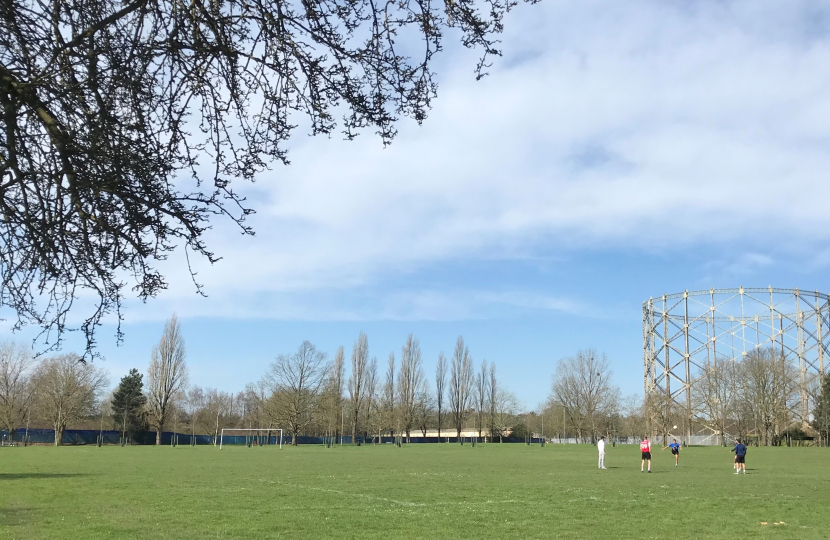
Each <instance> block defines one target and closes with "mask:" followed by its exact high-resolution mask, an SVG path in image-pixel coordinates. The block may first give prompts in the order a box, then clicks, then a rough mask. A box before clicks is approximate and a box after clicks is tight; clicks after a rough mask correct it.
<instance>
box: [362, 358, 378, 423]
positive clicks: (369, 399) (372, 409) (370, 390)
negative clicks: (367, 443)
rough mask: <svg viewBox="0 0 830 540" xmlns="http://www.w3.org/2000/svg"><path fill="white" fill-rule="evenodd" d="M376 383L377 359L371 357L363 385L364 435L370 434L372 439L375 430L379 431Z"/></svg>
mask: <svg viewBox="0 0 830 540" xmlns="http://www.w3.org/2000/svg"><path fill="white" fill-rule="evenodd" d="M377 383H378V359H377V358H375V357H372V359H371V360H369V364H368V365H367V366H366V385H365V388H364V389H365V395H366V399H365V400H364V401H365V402H366V413H365V416H364V417H365V418H366V433H367V434H370V435H371V436H372V438H374V434H375V432H376V431H377V430H376V429H375V428H378V430H379V424H380V416H381V414H380V400H379V399H378V395H377Z"/></svg>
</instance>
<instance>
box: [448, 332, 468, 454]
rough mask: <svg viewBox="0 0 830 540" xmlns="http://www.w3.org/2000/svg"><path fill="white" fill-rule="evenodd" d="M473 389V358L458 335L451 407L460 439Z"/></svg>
mask: <svg viewBox="0 0 830 540" xmlns="http://www.w3.org/2000/svg"><path fill="white" fill-rule="evenodd" d="M472 390H473V358H472V357H471V356H470V351H469V350H468V349H467V347H465V346H464V338H463V337H461V336H458V340H457V341H456V343H455V352H454V353H453V355H452V364H451V366H450V408H451V411H452V416H453V421H454V423H455V431H456V434H457V437H458V438H459V440H460V439H461V429H462V428H463V427H464V420H465V419H466V418H467V414H468V413H469V407H470V396H471V394H472Z"/></svg>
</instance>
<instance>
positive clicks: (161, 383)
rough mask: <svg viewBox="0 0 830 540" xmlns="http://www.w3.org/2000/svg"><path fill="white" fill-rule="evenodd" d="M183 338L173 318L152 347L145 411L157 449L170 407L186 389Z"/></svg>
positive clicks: (177, 321)
mask: <svg viewBox="0 0 830 540" xmlns="http://www.w3.org/2000/svg"><path fill="white" fill-rule="evenodd" d="M185 357H186V352H185V347H184V338H183V337H182V332H181V327H180V326H179V320H178V318H177V317H176V315H175V314H174V315H173V316H172V317H171V318H170V320H168V321H167V323H166V324H165V325H164V332H163V333H162V335H161V340H160V341H159V342H158V345H156V346H154V347H153V352H152V355H151V357H150V367H149V368H148V370H147V394H148V395H147V409H148V413H149V419H150V425H151V427H153V429H155V431H156V445H160V444H161V433H162V431H164V426H165V423H166V422H167V419H168V417H167V416H168V412H169V409H170V403H171V402H172V401H173V400H175V399H177V398H178V397H180V395H179V394H180V392H182V391H183V390H184V388H185V387H186V386H187V364H186V363H185Z"/></svg>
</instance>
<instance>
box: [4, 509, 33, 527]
mask: <svg viewBox="0 0 830 540" xmlns="http://www.w3.org/2000/svg"><path fill="white" fill-rule="evenodd" d="M33 514H34V509H33V508H2V509H0V526H3V527H15V526H19V525H25V524H26V523H28V522H29V520H30V519H31V517H32V515H33Z"/></svg>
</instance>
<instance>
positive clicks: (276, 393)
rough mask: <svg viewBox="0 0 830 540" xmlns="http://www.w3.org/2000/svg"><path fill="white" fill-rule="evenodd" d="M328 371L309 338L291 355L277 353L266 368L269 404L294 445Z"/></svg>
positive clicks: (320, 354) (321, 355)
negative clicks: (275, 357) (275, 358)
mask: <svg viewBox="0 0 830 540" xmlns="http://www.w3.org/2000/svg"><path fill="white" fill-rule="evenodd" d="M328 373H329V366H328V365H326V353H324V352H322V351H318V350H317V348H316V347H315V346H314V345H313V344H312V343H311V342H309V341H303V343H302V344H301V345H300V347H299V348H298V349H297V352H296V353H294V354H292V355H288V354H281V355H279V356H278V357H277V360H276V362H274V363H273V364H271V366H270V367H269V369H268V373H267V374H266V376H265V381H266V384H267V385H268V386H269V387H270V389H271V392H272V397H271V398H270V400H269V401H270V405H269V406H270V407H272V410H273V414H274V416H275V417H276V418H278V419H279V421H280V422H284V423H285V426H286V428H287V429H288V433H289V435H291V444H292V445H294V446H296V445H297V437H298V436H299V435H300V434H301V433H302V431H303V430H304V429H305V428H306V426H308V425H309V424H310V423H311V422H312V420H313V414H314V410H315V407H316V406H317V405H318V401H319V398H320V394H321V392H322V389H323V384H324V382H325V379H326V376H327V374H328Z"/></svg>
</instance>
